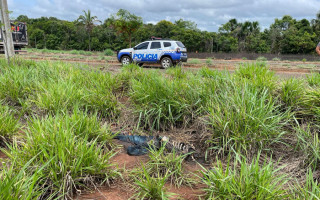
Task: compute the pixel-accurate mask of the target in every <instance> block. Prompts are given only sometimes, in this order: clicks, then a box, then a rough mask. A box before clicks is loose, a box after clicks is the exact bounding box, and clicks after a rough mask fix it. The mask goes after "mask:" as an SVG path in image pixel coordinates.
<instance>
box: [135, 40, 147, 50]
mask: <svg viewBox="0 0 320 200" xmlns="http://www.w3.org/2000/svg"><path fill="white" fill-rule="evenodd" d="M148 46H149V42H144V43H142V44H139V45H138V46H136V47H135V49H136V50H143V49H148Z"/></svg>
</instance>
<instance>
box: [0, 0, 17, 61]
mask: <svg viewBox="0 0 320 200" xmlns="http://www.w3.org/2000/svg"><path fill="white" fill-rule="evenodd" d="M0 3H1V5H0V9H1V10H0V11H1V22H2V34H3V44H4V51H5V54H6V58H7V60H8V63H10V58H12V57H14V47H13V39H12V31H11V24H10V19H9V10H8V4H7V0H0Z"/></svg>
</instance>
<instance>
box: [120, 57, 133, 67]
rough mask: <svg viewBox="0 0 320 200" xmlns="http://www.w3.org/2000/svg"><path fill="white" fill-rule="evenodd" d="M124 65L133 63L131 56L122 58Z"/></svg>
mask: <svg viewBox="0 0 320 200" xmlns="http://www.w3.org/2000/svg"><path fill="white" fill-rule="evenodd" d="M121 63H122V65H123V66H124V65H129V64H130V63H131V59H130V57H129V56H122V58H121Z"/></svg>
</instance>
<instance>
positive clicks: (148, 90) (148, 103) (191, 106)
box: [130, 73, 201, 130]
mask: <svg viewBox="0 0 320 200" xmlns="http://www.w3.org/2000/svg"><path fill="white" fill-rule="evenodd" d="M199 84H200V83H199V82H197V79H194V78H192V76H190V77H189V81H186V79H174V80H171V79H168V78H165V77H163V76H161V75H159V74H157V73H149V74H146V75H145V76H144V77H141V79H140V80H135V79H133V80H131V91H130V96H131V99H132V101H133V103H134V105H135V107H136V111H137V112H138V113H139V122H140V124H139V125H140V126H142V127H145V128H149V129H157V130H160V129H161V130H166V129H169V128H172V127H173V126H185V125H187V124H188V123H190V121H191V120H192V118H193V117H194V116H196V115H197V112H198V109H199V106H200V104H201V99H200V95H199V91H198V90H197V89H196V87H197V85H199Z"/></svg>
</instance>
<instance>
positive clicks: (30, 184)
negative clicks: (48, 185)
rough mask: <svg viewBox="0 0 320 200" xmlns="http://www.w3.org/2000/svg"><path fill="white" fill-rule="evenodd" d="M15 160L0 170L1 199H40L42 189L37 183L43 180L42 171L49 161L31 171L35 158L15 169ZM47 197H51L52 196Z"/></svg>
mask: <svg viewBox="0 0 320 200" xmlns="http://www.w3.org/2000/svg"><path fill="white" fill-rule="evenodd" d="M15 160H16V159H13V160H12V161H13V163H11V164H8V165H6V166H4V167H3V168H2V170H1V171H0V199H3V200H19V199H26V200H31V199H38V198H39V197H40V196H41V193H42V190H41V188H39V187H37V186H36V185H37V183H38V181H41V179H40V178H41V172H42V170H43V168H44V167H46V164H47V163H46V164H45V165H43V166H39V168H38V169H36V170H35V171H34V172H32V173H30V164H31V162H32V161H33V160H34V158H32V159H31V160H30V161H28V162H27V163H26V164H25V165H24V166H22V168H21V169H15V167H14V166H15ZM47 199H50V197H48V198H47Z"/></svg>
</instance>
